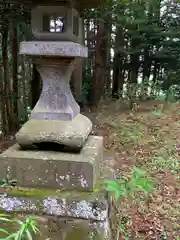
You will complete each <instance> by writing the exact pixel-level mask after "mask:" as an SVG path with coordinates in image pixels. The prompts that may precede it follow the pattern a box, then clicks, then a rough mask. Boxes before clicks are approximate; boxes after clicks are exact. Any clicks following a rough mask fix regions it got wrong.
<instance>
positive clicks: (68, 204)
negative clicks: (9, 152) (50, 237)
mask: <svg viewBox="0 0 180 240" xmlns="http://www.w3.org/2000/svg"><path fill="white" fill-rule="evenodd" d="M101 171H102V172H101V174H100V176H99V180H98V182H97V184H96V188H95V189H94V191H93V192H81V191H67V190H62V191H60V190H46V189H32V188H29V189H24V188H20V189H19V188H13V189H11V190H10V191H6V189H3V188H1V193H2V192H4V193H3V194H2V195H1V196H0V211H5V212H10V213H11V212H16V213H18V212H24V213H28V214H31V213H32V214H43V215H47V216H56V217H74V218H82V219H88V220H95V221H105V220H107V219H108V216H109V210H110V207H111V196H110V195H108V194H107V192H106V191H105V190H104V179H109V178H112V177H113V172H112V171H110V169H109V168H107V167H106V168H105V169H103V168H101Z"/></svg>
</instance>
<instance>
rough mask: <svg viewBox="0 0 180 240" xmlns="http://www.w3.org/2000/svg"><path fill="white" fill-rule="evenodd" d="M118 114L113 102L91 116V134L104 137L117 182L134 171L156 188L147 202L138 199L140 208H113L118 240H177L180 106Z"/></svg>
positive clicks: (122, 204) (124, 204)
mask: <svg viewBox="0 0 180 240" xmlns="http://www.w3.org/2000/svg"><path fill="white" fill-rule="evenodd" d="M121 109H123V107H122V106H120V104H119V103H118V102H116V103H112V102H111V103H109V104H104V105H102V106H101V107H100V108H99V109H97V110H96V111H94V112H92V113H89V114H88V115H89V116H91V119H92V121H93V120H94V123H95V124H94V134H98V135H102V136H103V137H104V146H105V153H106V155H109V156H113V157H112V158H113V159H112V161H111V166H112V167H114V169H115V170H116V175H117V178H119V177H120V176H121V175H127V176H128V175H129V173H130V172H131V170H132V168H133V167H134V166H136V167H138V168H142V169H143V170H145V171H146V172H147V173H148V174H149V175H150V176H151V177H152V178H153V180H154V183H155V187H154V190H153V193H152V194H150V195H149V196H145V195H142V194H140V195H139V196H138V197H139V202H138V203H137V202H134V201H131V200H130V199H122V200H120V201H119V202H118V203H117V214H116V216H113V218H112V221H113V225H114V227H118V226H119V227H118V228H119V229H120V232H121V233H120V235H119V240H122V239H125V240H126V239H143V240H145V239H157V240H166V239H168V240H171V239H172V240H179V239H180V165H179V164H180V147H179V153H178V149H177V147H178V144H179V146H180V104H178V103H173V104H172V103H171V104H170V103H167V102H162V101H148V102H143V103H141V104H136V105H135V107H134V109H133V110H132V111H128V110H126V109H124V110H121ZM119 220H120V221H119ZM114 240H116V239H114Z"/></svg>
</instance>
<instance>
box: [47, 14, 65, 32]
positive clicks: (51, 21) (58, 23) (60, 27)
mask: <svg viewBox="0 0 180 240" xmlns="http://www.w3.org/2000/svg"><path fill="white" fill-rule="evenodd" d="M64 30H65V18H64V17H63V16H59V14H57V13H54V14H51V15H47V14H45V15H44V16H43V32H51V33H61V32H64Z"/></svg>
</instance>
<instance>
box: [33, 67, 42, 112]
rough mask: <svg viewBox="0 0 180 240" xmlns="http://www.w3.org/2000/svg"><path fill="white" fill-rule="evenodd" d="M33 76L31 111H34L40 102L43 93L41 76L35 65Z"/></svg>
mask: <svg viewBox="0 0 180 240" xmlns="http://www.w3.org/2000/svg"><path fill="white" fill-rule="evenodd" d="M32 71H33V74H32V81H31V109H33V108H34V107H35V105H36V103H37V101H38V100H39V96H40V93H41V87H42V86H41V76H40V74H39V72H38V71H37V69H36V66H35V64H33V70H32Z"/></svg>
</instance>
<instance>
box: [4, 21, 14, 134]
mask: <svg viewBox="0 0 180 240" xmlns="http://www.w3.org/2000/svg"><path fill="white" fill-rule="evenodd" d="M2 59H3V70H4V94H5V103H6V104H5V105H6V115H7V121H8V122H7V124H8V132H6V134H7V133H9V132H12V126H13V121H12V117H13V116H12V104H11V95H10V94H11V87H10V79H9V71H8V68H9V64H8V25H5V26H4V28H3V34H2Z"/></svg>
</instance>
